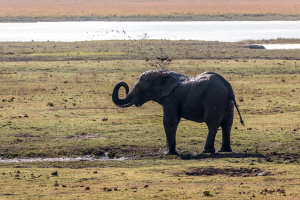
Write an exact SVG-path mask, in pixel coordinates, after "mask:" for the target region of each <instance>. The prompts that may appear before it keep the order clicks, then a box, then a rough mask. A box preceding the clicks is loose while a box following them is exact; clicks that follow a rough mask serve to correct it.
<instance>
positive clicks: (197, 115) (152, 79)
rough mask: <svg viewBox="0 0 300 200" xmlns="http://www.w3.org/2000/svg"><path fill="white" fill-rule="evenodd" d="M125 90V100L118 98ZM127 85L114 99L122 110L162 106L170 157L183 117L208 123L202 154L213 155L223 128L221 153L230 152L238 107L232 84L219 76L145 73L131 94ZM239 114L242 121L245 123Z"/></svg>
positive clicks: (121, 84)
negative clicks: (151, 105)
mask: <svg viewBox="0 0 300 200" xmlns="http://www.w3.org/2000/svg"><path fill="white" fill-rule="evenodd" d="M121 86H123V87H125V89H126V94H127V95H126V97H125V98H122V99H119V97H118V92H119V89H120V87H121ZM128 91H129V87H128V85H127V84H126V83H125V82H119V83H118V84H116V86H115V88H114V90H113V94H112V99H113V102H114V103H115V104H116V105H117V106H119V107H129V106H132V105H135V106H137V107H139V106H141V105H143V104H144V103H146V102H147V101H155V102H157V103H159V104H161V105H162V107H163V112H164V116H163V124H164V128H165V133H166V137H167V146H168V150H167V152H166V154H167V155H172V154H178V153H177V151H176V130H177V126H178V124H179V122H180V119H181V118H185V119H187V120H192V121H195V122H199V123H201V122H205V123H206V125H207V126H208V130H209V132H208V135H207V139H206V143H205V147H204V149H203V151H202V152H203V153H214V152H215V147H214V141H215V137H216V133H217V130H218V128H219V127H220V126H221V128H222V132H223V133H222V145H221V148H220V149H219V150H218V152H231V151H232V150H231V147H230V130H231V126H232V122H233V110H234V106H235V107H236V109H237V110H238V107H237V105H236V101H235V97H234V93H233V90H232V87H231V85H230V84H229V83H228V82H227V81H226V80H225V79H224V78H223V77H222V76H221V75H219V74H216V73H213V72H204V73H202V74H199V75H197V76H193V77H191V76H186V75H183V74H179V73H176V72H172V71H152V70H151V71H146V72H144V73H142V74H141V75H140V76H139V78H138V79H137V81H136V82H135V84H134V85H133V87H132V89H131V91H130V92H129V93H128ZM238 113H239V115H240V122H241V124H243V125H244V122H243V120H242V118H241V114H240V112H239V110H238Z"/></svg>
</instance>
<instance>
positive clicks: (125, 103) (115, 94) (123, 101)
mask: <svg viewBox="0 0 300 200" xmlns="http://www.w3.org/2000/svg"><path fill="white" fill-rule="evenodd" d="M120 87H124V88H125V90H126V95H127V94H128V92H129V87H128V85H127V83H125V82H119V83H117V84H116V85H115V87H114V90H113V93H112V100H113V102H114V103H115V104H116V105H117V106H119V107H129V106H132V105H133V104H134V102H128V101H127V100H126V99H125V98H121V99H120V98H119V90H120Z"/></svg>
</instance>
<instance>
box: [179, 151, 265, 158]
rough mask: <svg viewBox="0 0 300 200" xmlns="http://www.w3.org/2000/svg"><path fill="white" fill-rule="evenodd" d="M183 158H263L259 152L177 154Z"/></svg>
mask: <svg viewBox="0 0 300 200" xmlns="http://www.w3.org/2000/svg"><path fill="white" fill-rule="evenodd" d="M179 156H180V157H181V159H183V160H201V159H207V158H215V159H218V158H265V156H264V155H263V154H260V153H238V152H231V153H210V154H208V153H201V154H197V155H192V154H180V155H179Z"/></svg>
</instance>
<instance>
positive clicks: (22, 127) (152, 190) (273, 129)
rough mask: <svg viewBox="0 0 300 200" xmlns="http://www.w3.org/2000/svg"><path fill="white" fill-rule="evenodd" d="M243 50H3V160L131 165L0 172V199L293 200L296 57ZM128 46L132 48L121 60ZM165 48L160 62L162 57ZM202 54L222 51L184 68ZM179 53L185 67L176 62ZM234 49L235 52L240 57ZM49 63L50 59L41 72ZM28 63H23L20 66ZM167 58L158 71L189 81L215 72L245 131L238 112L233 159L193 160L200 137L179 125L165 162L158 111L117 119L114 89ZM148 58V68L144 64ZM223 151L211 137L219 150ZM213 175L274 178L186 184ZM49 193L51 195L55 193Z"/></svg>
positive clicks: (146, 109)
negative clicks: (173, 150) (210, 171)
mask: <svg viewBox="0 0 300 200" xmlns="http://www.w3.org/2000/svg"><path fill="white" fill-rule="evenodd" d="M280 41H281V40H280ZM268 42H271V43H272V42H277V41H268ZM282 42H284V41H282ZM246 43H251V42H245V43H214V42H212V43H206V42H205V43H204V42H203V43H201V42H196V41H178V42H174V41H147V40H146V41H138V42H134V41H119V46H121V47H122V48H121V47H118V43H117V42H113V41H108V42H107V41H102V42H98V41H97V42H96V41H93V42H81V43H51V42H44V43H36V42H32V43H1V44H0V47H2V48H0V49H1V50H2V55H3V57H2V58H1V59H3V60H2V62H1V63H0V84H1V86H0V96H1V101H0V141H1V142H0V156H1V157H2V158H21V157H27V158H30V157H63V156H78V155H95V156H100V155H105V154H106V155H108V156H109V157H120V156H126V157H133V156H138V157H139V158H138V159H135V160H125V161H107V162H104V161H97V162H87V161H81V162H43V163H39V162H36V163H0V177H1V179H0V188H1V189H0V196H1V197H0V198H2V197H3V198H33V199H34V198H42V199H45V198H62V199H91V198H99V195H101V198H102V197H103V198H106V199H108V198H110V199H111V198H117V197H116V196H119V197H120V198H121V197H126V198H127V199H131V198H132V199H133V198H142V199H174V198H175V199H176V198H182V199H183V198H192V199H197V198H254V196H255V197H257V198H267V199H274V198H283V197H284V196H286V197H287V198H290V199H293V198H299V197H298V194H299V188H298V187H297V185H299V177H300V175H299V173H298V170H297V169H298V163H299V151H300V145H299V141H300V135H299V131H300V127H299V121H300V120H299V111H300V106H299V102H300V95H299V90H300V88H299V79H300V75H299V71H300V65H299V62H298V60H296V59H295V58H297V54H298V50H285V51H284V50H278V51H275V50H274V51H270V50H257V51H255V52H253V51H252V50H251V51H249V50H248V49H247V48H245V47H243V46H244V45H245V44H246ZM124 44H126V46H130V45H131V46H130V48H129V47H128V48H127V47H124V48H123V46H125V45H124ZM141 44H142V47H141ZM191 44H195V45H194V46H193V45H191ZM54 45H56V48H53V46H54ZM65 45H68V46H70V48H64V46H65ZM201 45H202V46H201ZM29 46H33V47H34V48H33V50H32V49H31V48H28V47H29ZM38 46H39V47H40V49H39V48H38ZM51 46H52V48H50V47H51ZM76 46H79V47H80V48H76V49H78V51H80V52H82V53H81V55H84V56H83V57H82V58H80V59H77V58H76V56H77V55H72V56H67V54H68V53H69V52H74V50H72V48H75V47H76ZM99 46H106V48H107V49H109V51H108V52H110V53H111V55H113V56H109V55H107V54H103V55H102V54H101V57H100V58H97V56H99V55H98V54H97V53H96V52H98V48H99ZM208 46H209V47H208ZM44 47H46V49H45V50H43V49H44ZM137 47H140V49H141V50H137ZM149 47H152V48H153V50H151V51H150V50H149V49H150V48H149ZM162 47H163V48H164V52H160V51H159V48H162ZM205 47H207V49H213V48H214V49H216V51H219V49H223V48H226V54H227V55H226V57H227V58H226V59H225V58H224V57H222V56H223V55H224V54H223V53H220V54H217V53H215V52H216V51H213V50H212V51H211V54H210V55H214V54H217V55H214V56H213V58H211V57H209V58H208V57H207V56H206V57H205V56H204V55H201V56H203V57H200V56H199V57H196V58H195V59H192V58H194V56H193V55H196V53H195V52H194V50H195V49H198V48H201V49H203V50H202V52H203V51H206V49H205ZM187 48H189V49H188V55H186V52H185V51H183V50H185V49H187ZM25 49H26V50H25ZM69 49H71V50H69ZM178 49H179V50H178ZM235 49H239V51H240V52H239V56H240V57H238V56H237V52H235ZM29 51H32V54H35V56H30V54H29V53H27V52H29ZM42 51H46V52H42ZM131 51H132V52H131ZM207 51H208V50H207ZM7 52H11V53H12V54H7ZM88 52H94V53H92V54H91V55H90V54H89V53H88ZM114 52H123V53H119V54H117V53H114ZM140 52H145V54H142V53H140ZM45 53H47V56H48V58H47V59H46V60H43V58H44V57H43V56H44V54H45ZM254 53H257V54H254ZM95 54H97V55H95ZM25 55H27V56H28V60H24V57H25ZM69 55H70V54H69ZM170 55H171V58H172V62H171V63H170V65H167V66H166V67H168V69H170V70H174V71H177V72H179V73H183V74H187V75H196V74H199V73H201V72H204V71H214V72H217V73H219V74H221V75H222V76H224V77H225V78H226V79H227V80H228V81H229V82H230V83H231V84H232V86H233V89H234V92H235V95H236V99H237V102H238V105H239V109H240V111H241V114H242V117H243V119H244V121H245V124H246V127H243V126H241V125H240V124H239V119H238V115H237V113H236V111H235V118H234V124H233V128H232V134H231V141H232V149H233V150H234V151H235V152H238V153H229V154H226V153H225V154H215V155H209V154H200V152H201V150H202V149H203V147H204V143H205V139H206V136H207V127H206V126H205V124H198V123H195V122H191V121H187V120H182V122H181V123H180V125H179V127H178V131H177V148H178V150H179V152H180V156H168V157H166V156H164V155H163V152H164V151H165V150H166V143H165V134H164V130H163V125H162V108H161V106H160V105H158V104H156V103H153V102H148V103H146V104H145V105H143V106H142V107H141V108H136V107H130V108H127V109H122V108H118V107H116V106H115V105H114V104H113V103H112V100H111V93H112V89H113V87H114V85H115V84H116V83H117V82H119V81H125V82H127V83H128V85H129V86H130V87H131V86H132V85H133V84H134V82H135V80H136V78H137V77H138V76H139V75H140V74H141V73H142V72H143V71H146V70H150V69H155V66H153V65H155V62H157V60H155V57H157V56H170ZM274 55H278V57H277V56H274ZM146 56H147V57H148V58H150V60H149V61H145V59H144V58H145V57H146ZM247 56H248V57H247ZM256 56H258V57H259V58H257V59H256ZM265 56H266V57H268V58H267V59H265V58H264V57H265ZM96 58H97V59H96ZM175 58H176V59H175ZM203 58H205V59H203ZM286 58H288V59H286ZM4 60H5V61H6V62H4ZM41 60H43V61H41ZM153 63H154V64H153ZM151 65H152V66H151ZM122 93H123V95H124V93H125V91H122ZM240 99H242V101H240ZM220 142H221V133H220V131H219V132H218V134H217V137H216V142H215V145H216V148H219V146H220ZM211 167H213V168H214V169H221V170H223V171H224V170H226V169H227V168H230V169H240V170H242V168H243V167H245V168H247V169H249V170H250V169H252V168H253V170H255V169H254V168H259V169H261V170H267V171H269V172H270V173H271V174H268V175H267V176H253V177H243V176H235V175H234V172H232V174H231V175H228V174H226V173H225V172H224V173H223V174H218V175H217V174H215V175H213V176H210V175H207V174H206V175H203V176H202V175H199V174H198V175H197V174H196V175H194V176H191V175H189V174H191V172H192V171H193V170H195V168H196V169H202V168H211ZM18 171H20V173H19V172H18ZM53 171H58V176H53V175H51V172H53ZM95 171H97V173H94V172H95ZM235 173H236V172H235ZM56 181H57V183H58V186H54V184H55V183H56ZM63 185H64V186H63ZM146 185H147V186H148V187H145V186H146ZM65 186H66V187H65ZM87 187H89V189H88V188H87ZM104 188H106V189H104ZM115 188H117V190H114V189H115ZM109 189H112V191H109ZM282 189H284V190H282Z"/></svg>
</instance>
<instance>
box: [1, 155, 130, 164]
mask: <svg viewBox="0 0 300 200" xmlns="http://www.w3.org/2000/svg"><path fill="white" fill-rule="evenodd" d="M131 159H133V158H131V157H120V158H108V157H104V156H103V157H97V156H79V157H62V158H13V159H7V158H0V163H22V162H72V161H124V160H131Z"/></svg>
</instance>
